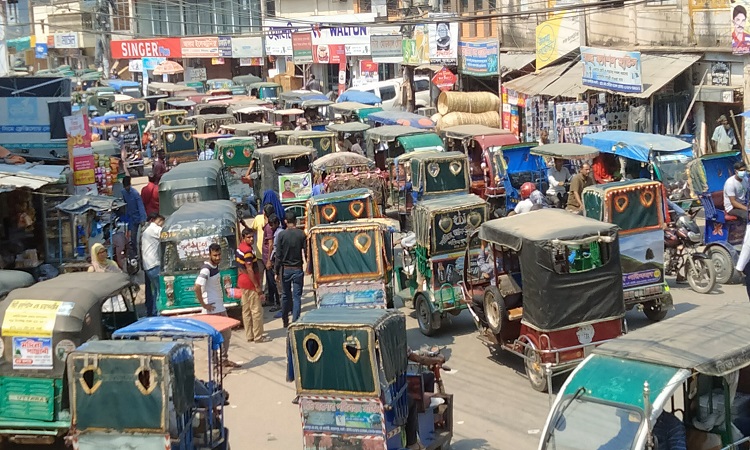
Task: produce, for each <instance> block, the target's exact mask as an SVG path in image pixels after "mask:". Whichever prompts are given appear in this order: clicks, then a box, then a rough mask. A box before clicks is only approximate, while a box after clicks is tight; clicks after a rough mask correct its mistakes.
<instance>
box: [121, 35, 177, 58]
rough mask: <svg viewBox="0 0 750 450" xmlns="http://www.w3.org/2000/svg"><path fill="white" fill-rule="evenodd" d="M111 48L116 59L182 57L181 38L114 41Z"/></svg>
mask: <svg viewBox="0 0 750 450" xmlns="http://www.w3.org/2000/svg"><path fill="white" fill-rule="evenodd" d="M110 49H111V50H112V58H114V59H141V58H153V57H162V58H182V50H181V47H180V38H162V39H131V40H129V41H112V43H111V44H110Z"/></svg>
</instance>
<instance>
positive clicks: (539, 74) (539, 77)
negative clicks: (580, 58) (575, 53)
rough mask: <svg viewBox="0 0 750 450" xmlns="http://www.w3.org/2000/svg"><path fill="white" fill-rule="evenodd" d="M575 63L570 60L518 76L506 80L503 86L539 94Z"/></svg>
mask: <svg viewBox="0 0 750 450" xmlns="http://www.w3.org/2000/svg"><path fill="white" fill-rule="evenodd" d="M573 64H574V62H572V61H568V62H565V63H562V64H558V65H556V66H548V67H545V68H543V69H540V70H537V71H536V72H534V73H530V74H528V75H524V76H522V77H518V78H516V79H515V80H510V81H506V82H504V83H503V86H505V87H506V88H508V89H513V90H514V91H517V92H520V93H522V94H526V95H530V96H534V95H539V94H540V93H541V92H542V91H543V90H544V88H546V87H547V86H549V85H550V84H552V83H554V82H555V80H557V79H558V78H560V76H561V75H562V74H563V73H565V70H566V69H567V68H568V67H570V66H571V65H573Z"/></svg>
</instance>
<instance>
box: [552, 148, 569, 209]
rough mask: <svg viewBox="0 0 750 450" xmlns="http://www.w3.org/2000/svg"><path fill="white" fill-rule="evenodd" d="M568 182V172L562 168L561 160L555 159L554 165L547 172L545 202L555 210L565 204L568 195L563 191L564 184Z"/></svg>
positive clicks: (565, 168)
mask: <svg viewBox="0 0 750 450" xmlns="http://www.w3.org/2000/svg"><path fill="white" fill-rule="evenodd" d="M568 180H570V171H569V170H568V168H567V167H565V166H563V160H562V159H560V158H555V164H554V165H553V166H552V167H550V168H549V171H548V172H547V181H549V189H547V201H548V202H549V203H550V205H552V206H554V207H555V208H563V207H564V206H565V203H566V202H567V198H566V197H567V196H568V194H567V192H566V191H565V184H566V183H567V182H568Z"/></svg>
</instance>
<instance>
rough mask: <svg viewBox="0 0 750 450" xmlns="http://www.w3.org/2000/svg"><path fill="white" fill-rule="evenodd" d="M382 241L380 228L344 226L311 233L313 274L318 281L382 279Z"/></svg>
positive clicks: (383, 262) (384, 263)
mask: <svg viewBox="0 0 750 450" xmlns="http://www.w3.org/2000/svg"><path fill="white" fill-rule="evenodd" d="M383 247H384V242H383V237H382V231H381V230H380V229H379V228H375V227H373V228H369V229H368V228H355V229H352V230H347V229H344V228H339V229H334V230H331V231H330V232H325V233H323V232H318V233H315V234H313V236H312V251H313V276H314V278H315V281H316V282H317V283H328V282H347V281H348V282H351V281H357V280H373V279H378V278H383V275H384V270H385V269H384V268H385V265H386V262H385V261H384V258H385V253H384V248H383Z"/></svg>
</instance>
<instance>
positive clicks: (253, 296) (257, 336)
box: [235, 228, 271, 342]
mask: <svg viewBox="0 0 750 450" xmlns="http://www.w3.org/2000/svg"><path fill="white" fill-rule="evenodd" d="M254 243H255V236H254V235H253V230H251V229H249V228H245V229H244V230H242V242H241V243H240V245H239V246H238V247H237V254H236V256H235V261H236V262H237V271H238V273H239V275H238V277H237V287H239V288H240V289H242V324H243V325H244V327H245V338H246V339H247V342H268V341H270V340H271V339H269V338H268V337H267V336H264V335H263V307H262V306H261V304H260V296H261V292H262V291H261V289H260V276H259V275H258V269H257V266H258V258H257V257H256V256H255V245H253V244H254Z"/></svg>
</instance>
